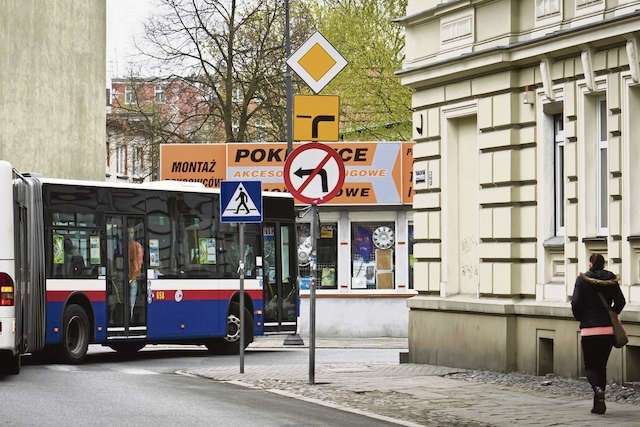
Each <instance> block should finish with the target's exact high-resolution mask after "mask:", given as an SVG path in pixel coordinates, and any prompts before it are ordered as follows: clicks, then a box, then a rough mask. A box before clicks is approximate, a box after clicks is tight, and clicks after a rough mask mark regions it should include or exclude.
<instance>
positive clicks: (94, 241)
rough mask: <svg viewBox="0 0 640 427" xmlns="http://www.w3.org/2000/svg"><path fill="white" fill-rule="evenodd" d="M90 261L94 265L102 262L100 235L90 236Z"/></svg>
mask: <svg viewBox="0 0 640 427" xmlns="http://www.w3.org/2000/svg"><path fill="white" fill-rule="evenodd" d="M89 247H90V253H89V255H90V256H89V262H90V263H91V264H93V265H98V264H100V236H89Z"/></svg>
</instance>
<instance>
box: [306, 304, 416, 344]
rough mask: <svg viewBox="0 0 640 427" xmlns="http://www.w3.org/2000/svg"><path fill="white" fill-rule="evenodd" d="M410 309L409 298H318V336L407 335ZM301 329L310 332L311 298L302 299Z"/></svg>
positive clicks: (363, 336)
mask: <svg viewBox="0 0 640 427" xmlns="http://www.w3.org/2000/svg"><path fill="white" fill-rule="evenodd" d="M408 322H409V309H408V308H407V300H406V298H399V297H388V298H385V297H369V298H366V297H363V298H356V297H353V296H352V297H346V296H342V297H339V296H337V297H333V298H327V297H325V298H322V297H320V298H317V299H316V335H317V336H319V337H346V338H348V337H353V338H367V337H399V338H401V337H406V336H407V324H408ZM298 331H299V333H301V334H303V335H307V334H308V331H309V298H308V297H304V298H301V300H300V317H299V318H298Z"/></svg>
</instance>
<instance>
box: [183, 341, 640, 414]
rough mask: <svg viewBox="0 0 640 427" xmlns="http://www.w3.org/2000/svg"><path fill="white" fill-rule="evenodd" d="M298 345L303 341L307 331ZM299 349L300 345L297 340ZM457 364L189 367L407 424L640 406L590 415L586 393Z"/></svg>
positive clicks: (353, 344) (278, 344)
mask: <svg viewBox="0 0 640 427" xmlns="http://www.w3.org/2000/svg"><path fill="white" fill-rule="evenodd" d="M283 340H284V337H283V336H276V337H259V339H258V340H257V341H256V342H255V343H253V344H251V346H250V349H251V348H263V349H266V348H274V349H282V348H290V347H291V346H283V345H282V342H283ZM303 340H304V343H305V344H308V340H307V339H306V337H303ZM316 347H317V348H374V347H375V348H397V349H398V352H399V353H400V351H406V348H407V339H406V338H404V339H402V338H375V339H369V338H367V339H352V338H349V339H322V338H318V339H316ZM297 348H300V346H297ZM461 371H462V372H464V371H465V370H462V369H453V368H447V367H442V366H433V365H420V364H399V363H396V364H359V365H354V364H336V365H329V364H316V368H315V383H316V384H314V385H311V384H308V378H309V377H308V365H307V364H298V365H288V366H277V367H274V366H272V365H255V364H251V365H246V366H245V373H244V374H240V373H239V372H238V368H237V367H234V368H201V369H197V370H194V369H192V370H189V371H188V373H189V374H192V375H198V376H202V377H206V378H211V379H214V380H216V381H226V382H232V383H235V384H240V385H243V386H246V387H252V388H259V389H265V390H268V391H271V392H274V393H278V394H282V395H286V396H290V397H294V398H297V399H303V400H309V401H313V402H317V403H320V404H323V405H328V406H331V407H335V408H338V409H345V410H349V411H352V412H357V413H361V414H366V415H374V416H376V417H379V418H381V419H386V420H392V421H394V422H396V423H399V424H402V425H408V426H416V425H429V426H444V425H460V424H464V425H472V426H485V425H492V426H493V425H495V426H513V425H529V426H552V425H553V426H558V425H574V426H595V425H603V424H605V425H616V426H637V425H639V424H640V407H638V406H635V405H630V404H621V403H615V402H607V414H606V415H604V416H599V415H593V414H590V413H589V410H590V408H591V401H590V397H589V396H575V395H570V394H566V395H558V394H552V393H551V392H540V391H537V390H535V391H532V390H525V389H522V388H518V387H517V386H508V385H502V384H501V385H497V384H489V383H482V382H469V381H464V380H461V379H454V378H449V377H447V376H448V375H451V374H454V373H456V372H461Z"/></svg>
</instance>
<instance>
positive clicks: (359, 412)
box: [174, 370, 423, 427]
mask: <svg viewBox="0 0 640 427" xmlns="http://www.w3.org/2000/svg"><path fill="white" fill-rule="evenodd" d="M174 373H175V374H176V375H182V376H185V377H190V378H202V379H205V380H209V381H215V382H220V383H226V384H232V385H235V386H239V387H244V388H248V389H251V390H262V391H265V392H267V393H273V394H277V395H279V396H283V397H288V398H290V399H296V400H301V401H304V402H308V403H313V404H315V405H320V406H324V407H327V408H332V409H337V410H339V411H343V412H349V413H352V414H356V415H362V416H364V417H367V418H373V419H376V420H380V421H385V422H388V423H393V424H397V425H401V426H406V427H423V425H422V424H417V423H414V422H411V421H407V420H402V419H399V418H392V417H387V416H385V415H379V414H375V413H373V412H368V411H363V410H361V409H355V408H350V407H348V406H344V405H339V404H337V403H332V402H326V401H324V400H320V399H314V398H312V397H305V396H301V395H299V394H295V393H291V392H288V391H284V390H278V389H275V388H270V389H264V388H261V387H257V386H255V385H253V384H251V383H248V382H245V381H242V380H222V381H220V380H216V379H213V378H209V377H207V376H204V375H198V374H193V373H191V372H187V371H182V370H180V371H175V372H174Z"/></svg>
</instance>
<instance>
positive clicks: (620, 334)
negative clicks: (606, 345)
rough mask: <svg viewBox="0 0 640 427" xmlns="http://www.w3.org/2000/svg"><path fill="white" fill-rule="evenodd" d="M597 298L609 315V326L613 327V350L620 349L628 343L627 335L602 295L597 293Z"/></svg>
mask: <svg viewBox="0 0 640 427" xmlns="http://www.w3.org/2000/svg"><path fill="white" fill-rule="evenodd" d="M598 296H599V297H600V301H602V305H604V307H605V308H606V309H607V313H609V318H610V319H611V325H612V326H613V337H614V340H613V346H614V347H615V348H622V347H624V346H625V345H626V344H627V343H628V342H629V338H628V337H627V333H626V332H625V330H624V328H623V327H622V324H621V323H620V320H619V319H618V315H617V314H616V313H614V311H613V310H611V306H609V304H607V301H606V300H605V299H604V297H603V296H602V294H601V293H600V292H598Z"/></svg>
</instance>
